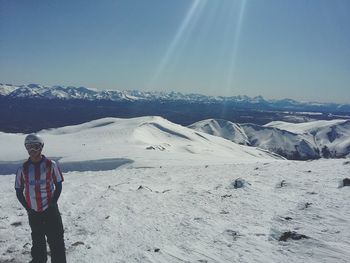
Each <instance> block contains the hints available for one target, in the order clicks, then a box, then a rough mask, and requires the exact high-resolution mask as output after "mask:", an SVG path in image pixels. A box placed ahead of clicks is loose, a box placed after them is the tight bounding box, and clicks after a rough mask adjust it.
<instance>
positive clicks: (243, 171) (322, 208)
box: [0, 117, 350, 263]
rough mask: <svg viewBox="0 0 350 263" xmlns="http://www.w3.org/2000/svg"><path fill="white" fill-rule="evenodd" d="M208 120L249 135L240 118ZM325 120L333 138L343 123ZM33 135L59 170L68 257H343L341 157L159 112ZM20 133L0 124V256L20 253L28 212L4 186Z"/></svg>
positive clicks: (77, 261) (296, 129) (204, 260)
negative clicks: (200, 127)
mask: <svg viewBox="0 0 350 263" xmlns="http://www.w3.org/2000/svg"><path fill="white" fill-rule="evenodd" d="M210 124H211V128H210V129H218V128H220V127H222V128H225V127H226V128H227V130H228V131H234V132H236V133H235V134H236V135H237V137H238V138H241V139H242V140H241V141H240V142H241V143H243V144H244V143H245V142H246V140H247V139H248V140H249V137H248V136H247V137H244V136H243V135H244V133H243V131H244V132H245V130H243V128H242V125H232V124H227V123H225V122H223V121H219V122H216V123H215V122H214V121H212V122H211V123H210ZM333 125H335V126H336V128H334V129H333V130H332V128H330V129H329V128H328V130H329V131H330V133H329V137H327V140H330V141H332V142H333V143H334V142H335V141H337V140H339V139H340V138H342V136H346V134H347V133H346V131H347V125H348V124H346V123H345V122H343V123H333ZM339 125H340V126H339ZM271 126H279V127H282V126H283V127H284V128H285V129H289V130H291V131H290V133H292V132H293V133H295V134H303V133H304V132H305V131H308V132H310V133H314V134H320V135H319V136H320V138H321V137H322V138H324V139H325V137H324V136H325V135H324V134H323V133H324V132H325V133H326V134H327V132H326V130H323V128H326V127H332V126H329V123H328V124H327V123H324V125H323V126H322V125H321V124H318V125H316V124H304V126H290V124H288V123H272V124H271ZM262 128H265V129H269V130H271V129H275V130H277V129H278V128H276V127H262ZM210 129H209V128H208V126H207V128H206V131H210ZM254 129H257V127H254ZM40 134H41V135H42V136H43V138H44V140H45V147H44V154H45V155H47V156H48V157H51V158H52V157H53V158H54V159H57V160H59V161H60V164H61V167H62V168H64V178H65V181H64V183H63V191H62V194H61V197H60V199H59V202H58V205H59V207H60V210H61V214H62V219H63V224H64V227H65V245H66V253H67V261H68V262H74V263H89V262H101V263H110V262H127V263H140V262H142V263H180V262H198V263H199V262H201V263H214V262H215V263H216V262H220V263H232V262H242V263H251V262H267V263H275V262H276V263H277V262H290V263H298V262H306V263H316V262H317V263H318V262H327V263H347V262H348V261H349V258H350V249H349V240H350V232H349V224H350V213H349V212H348V211H349V210H350V203H349V201H348V200H349V198H350V187H341V181H342V179H343V178H344V177H348V175H349V166H350V161H349V160H340V159H337V160H334V159H329V160H325V159H320V160H315V161H312V162H295V161H289V160H285V159H281V158H279V157H278V156H276V155H273V154H271V153H269V152H266V151H262V150H259V149H257V148H254V147H248V146H244V145H238V144H236V143H234V142H230V141H229V140H227V139H224V138H220V137H217V136H212V135H209V134H206V133H203V132H201V131H195V130H193V129H189V128H186V127H183V126H180V125H177V124H174V123H171V122H169V121H167V120H165V119H163V118H160V117H142V118H133V119H116V118H104V119H99V120H95V121H91V122H87V123H84V124H81V125H75V126H66V127H62V128H57V129H50V130H42V131H41V132H40ZM218 134H221V135H227V136H228V138H229V139H230V138H231V139H232V138H234V137H230V134H229V133H224V131H221V133H218ZM288 134H289V133H288ZM239 136H241V137H239ZM287 137H289V136H287ZM23 139H24V134H17V133H16V134H15V133H11V134H10V133H0V145H1V147H0V175H1V176H0V208H1V214H0V262H1V263H10V262H13V263H20V262H29V261H30V247H31V239H30V228H29V225H28V218H27V215H26V212H25V210H24V209H23V208H21V205H20V204H19V202H18V201H17V199H16V196H15V191H14V188H13V186H14V181H15V177H14V173H15V171H16V169H17V168H18V167H19V166H20V165H21V162H22V161H23V160H24V159H26V158H27V154H26V153H25V150H24V147H23ZM327 140H326V141H327ZM237 182H239V183H240V184H238V183H237Z"/></svg>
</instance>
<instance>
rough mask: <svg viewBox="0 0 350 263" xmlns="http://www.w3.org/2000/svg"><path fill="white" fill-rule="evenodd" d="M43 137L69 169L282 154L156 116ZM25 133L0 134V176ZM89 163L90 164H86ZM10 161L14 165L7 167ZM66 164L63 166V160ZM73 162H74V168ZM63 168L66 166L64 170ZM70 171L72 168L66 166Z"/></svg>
mask: <svg viewBox="0 0 350 263" xmlns="http://www.w3.org/2000/svg"><path fill="white" fill-rule="evenodd" d="M39 134H40V135H42V137H43V138H44V140H45V141H46V143H45V150H46V153H47V155H48V156H51V157H54V158H56V159H58V160H59V162H60V163H63V167H65V166H66V165H67V166H68V167H71V166H72V165H74V162H80V164H79V165H80V166H81V168H80V170H82V169H84V168H83V167H82V166H86V165H88V167H87V168H86V169H90V167H92V166H95V167H96V165H99V164H98V163H101V162H103V164H102V166H104V165H105V164H106V162H108V163H110V165H112V166H113V163H114V164H115V165H116V167H117V166H118V165H119V164H125V163H128V164H131V163H133V165H140V166H142V165H143V160H144V156H147V157H148V159H149V160H152V159H154V160H155V163H157V165H166V164H167V163H168V160H169V159H170V160H172V162H178V163H183V159H189V160H193V161H196V162H198V163H202V162H203V161H206V162H210V160H211V159H215V163H217V161H218V160H217V159H218V158H219V159H220V161H221V162H222V163H227V162H231V161H232V160H236V161H242V162H244V161H246V160H256V159H261V158H263V159H264V158H265V159H267V160H270V159H276V158H277V159H280V158H281V157H279V156H276V155H273V154H271V153H269V152H266V151H262V150H259V149H256V148H252V147H247V146H242V145H238V144H236V143H233V142H229V141H227V140H225V139H223V138H220V137H216V136H212V135H208V134H205V133H201V132H197V131H194V130H192V129H189V128H186V127H183V126H181V125H177V124H174V123H171V122H169V121H167V120H165V119H163V118H161V117H140V118H133V119H118V118H104V119H99V120H95V121H91V122H88V123H84V124H81V125H75V126H67V127H63V128H58V129H52V130H43V131H41V132H40V133H39ZM24 137H25V135H24V134H5V133H0V142H1V145H2V147H4V149H7V150H6V151H3V152H0V174H1V173H7V171H11V169H14V167H13V166H17V165H18V163H19V162H20V161H22V160H24V159H25V158H26V156H27V153H26V151H25V149H24V147H23V140H24ZM87 160H89V161H90V165H89V164H88V163H87V162H86V161H87ZM9 162H12V163H13V166H9ZM66 163H67V164H66ZM77 164H78V163H76V164H75V166H76V165H77ZM67 169H68V168H67ZM69 169H71V168H69Z"/></svg>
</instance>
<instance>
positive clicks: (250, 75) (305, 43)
mask: <svg viewBox="0 0 350 263" xmlns="http://www.w3.org/2000/svg"><path fill="white" fill-rule="evenodd" d="M0 35H1V41H0V83H11V84H29V83H39V84H44V85H72V86H85V87H88V88H97V89H119V90H127V89H138V90H158V91H170V90H173V91H180V92H183V93H201V94H207V95H224V96H234V95H248V96H257V95H262V96H264V97H265V98H269V99H280V98H292V99H297V100H306V101H320V102H339V103H350V91H349V88H350V1H348V0H176V1H175V0H101V1H91V0H83V1H81V0H74V1H66V0H50V1H38V0H35V1H34V0H22V1H19V0H7V1H5V0H0Z"/></svg>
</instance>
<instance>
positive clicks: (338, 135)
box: [265, 120, 350, 157]
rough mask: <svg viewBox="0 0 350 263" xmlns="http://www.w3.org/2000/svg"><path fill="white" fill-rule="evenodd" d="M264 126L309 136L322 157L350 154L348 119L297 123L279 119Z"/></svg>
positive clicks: (349, 125) (349, 124)
mask: <svg viewBox="0 0 350 263" xmlns="http://www.w3.org/2000/svg"><path fill="white" fill-rule="evenodd" d="M265 126H267V127H276V128H279V129H284V130H287V131H290V132H294V133H297V134H302V135H305V136H309V137H310V138H312V139H311V140H314V142H315V144H316V145H317V147H318V148H319V149H320V152H321V154H322V156H324V157H344V156H346V155H349V154H350V121H349V120H331V121H313V122H308V123H298V124H295V123H287V122H280V121H279V122H271V123H269V124H266V125H265Z"/></svg>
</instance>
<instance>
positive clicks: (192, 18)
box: [148, 0, 207, 89]
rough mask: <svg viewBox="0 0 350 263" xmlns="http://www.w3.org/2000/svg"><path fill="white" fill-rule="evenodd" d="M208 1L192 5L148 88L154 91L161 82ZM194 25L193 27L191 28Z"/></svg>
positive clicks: (204, 0) (197, 1)
mask: <svg viewBox="0 0 350 263" xmlns="http://www.w3.org/2000/svg"><path fill="white" fill-rule="evenodd" d="M206 2H207V0H193V3H192V4H191V5H190V7H189V9H188V11H187V13H186V16H185V18H184V20H183V21H182V23H181V25H180V27H179V29H178V30H177V32H176V34H175V36H174V38H173V39H172V41H171V43H170V45H169V46H168V48H167V50H166V52H165V54H164V56H163V57H162V59H161V61H160V63H159V64H158V66H157V68H156V70H155V73H154V75H153V77H152V78H151V81H150V82H149V85H148V87H149V88H152V89H154V87H155V86H156V83H157V82H158V81H159V78H160V76H161V75H162V73H163V72H164V69H165V68H166V66H167V65H168V63H169V61H170V60H171V59H173V56H174V52H175V50H176V49H177V48H178V46H179V43H180V41H184V40H185V38H186V37H185V36H186V33H187V38H188V36H189V34H188V32H187V31H189V29H190V28H191V27H192V28H193V27H194V25H195V22H196V20H198V17H199V14H200V13H201V12H202V10H203V9H204V6H205V4H206ZM191 25H192V26H191Z"/></svg>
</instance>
